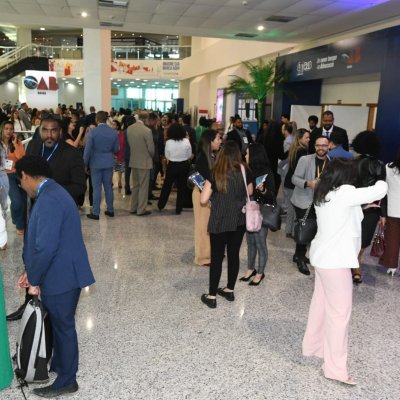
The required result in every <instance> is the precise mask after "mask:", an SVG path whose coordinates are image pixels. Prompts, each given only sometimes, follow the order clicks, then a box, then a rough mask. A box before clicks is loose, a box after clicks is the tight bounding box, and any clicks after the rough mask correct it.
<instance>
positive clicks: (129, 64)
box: [111, 60, 181, 79]
mask: <svg viewBox="0 0 400 400" xmlns="http://www.w3.org/2000/svg"><path fill="white" fill-rule="evenodd" d="M180 75H181V63H180V61H162V60H154V61H146V60H113V61H112V62H111V77H112V78H120V79H124V78H125V79H131V78H140V79H147V78H149V79H163V78H177V77H180Z"/></svg>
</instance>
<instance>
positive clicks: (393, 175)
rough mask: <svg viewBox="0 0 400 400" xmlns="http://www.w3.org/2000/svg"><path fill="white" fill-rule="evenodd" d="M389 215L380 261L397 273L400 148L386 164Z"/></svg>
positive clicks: (389, 271)
mask: <svg viewBox="0 0 400 400" xmlns="http://www.w3.org/2000/svg"><path fill="white" fill-rule="evenodd" d="M386 182H387V184H388V194H387V217H386V218H384V219H383V225H385V244H386V246H385V252H384V254H383V256H382V257H381V259H380V260H379V263H380V264H381V265H384V266H385V267H388V270H387V273H388V274H392V276H393V275H394V274H395V272H396V271H397V270H398V267H399V251H400V148H399V149H398V150H397V154H396V158H395V160H394V161H393V162H391V163H389V164H387V165H386Z"/></svg>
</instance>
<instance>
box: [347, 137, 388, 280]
mask: <svg viewBox="0 0 400 400" xmlns="http://www.w3.org/2000/svg"><path fill="white" fill-rule="evenodd" d="M352 144H353V149H354V151H355V152H356V153H358V154H360V156H359V157H358V158H357V159H356V164H357V171H358V183H357V184H358V186H359V187H367V186H371V185H373V184H374V183H375V182H377V181H378V180H380V179H381V180H385V179H386V169H385V164H384V163H383V162H382V161H380V160H379V159H378V157H379V154H380V152H381V143H380V141H379V138H378V136H377V135H376V133H375V132H372V131H363V132H360V133H359V134H358V135H357V136H356V137H355V138H354V140H353V143H352ZM382 206H383V207H381V202H375V203H373V202H371V203H369V204H364V205H363V207H362V208H363V213H364V218H363V220H362V225H361V233H362V238H361V250H360V254H359V255H358V260H359V262H360V266H361V260H362V256H363V254H364V251H365V249H366V248H367V247H368V246H369V245H370V244H371V242H372V238H373V236H374V233H375V229H376V225H377V223H378V222H379V223H380V224H381V225H382V226H383V221H384V220H383V218H384V217H385V216H386V207H385V202H382ZM352 274H353V282H354V283H355V284H356V285H359V284H360V283H362V273H361V268H360V267H359V268H354V269H353V270H352Z"/></svg>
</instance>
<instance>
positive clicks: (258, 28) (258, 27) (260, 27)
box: [257, 25, 265, 31]
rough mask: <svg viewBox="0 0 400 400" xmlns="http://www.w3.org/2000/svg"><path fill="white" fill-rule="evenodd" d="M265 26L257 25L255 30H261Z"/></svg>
mask: <svg viewBox="0 0 400 400" xmlns="http://www.w3.org/2000/svg"><path fill="white" fill-rule="evenodd" d="M264 29H265V28H264V26H263V25H258V26H257V30H258V31H263V30H264Z"/></svg>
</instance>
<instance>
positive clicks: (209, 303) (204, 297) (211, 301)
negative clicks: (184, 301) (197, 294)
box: [201, 294, 217, 308]
mask: <svg viewBox="0 0 400 400" xmlns="http://www.w3.org/2000/svg"><path fill="white" fill-rule="evenodd" d="M201 301H202V302H203V303H204V304H205V305H206V306H208V307H210V308H216V307H217V299H209V298H208V294H202V295H201Z"/></svg>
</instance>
